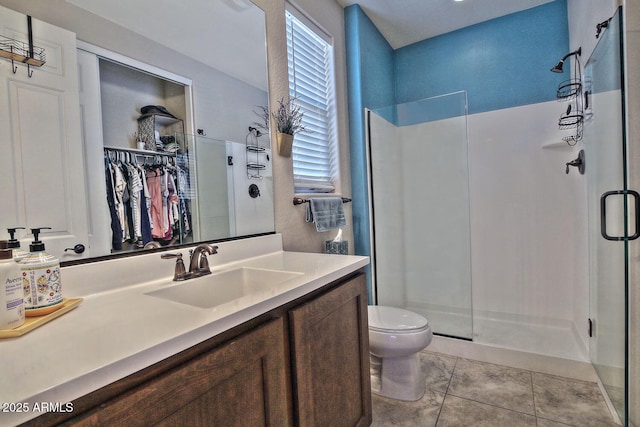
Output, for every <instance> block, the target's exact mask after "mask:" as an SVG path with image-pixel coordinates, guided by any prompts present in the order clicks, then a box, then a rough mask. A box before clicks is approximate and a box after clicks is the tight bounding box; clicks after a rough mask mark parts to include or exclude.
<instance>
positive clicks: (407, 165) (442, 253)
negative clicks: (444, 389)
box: [369, 92, 473, 339]
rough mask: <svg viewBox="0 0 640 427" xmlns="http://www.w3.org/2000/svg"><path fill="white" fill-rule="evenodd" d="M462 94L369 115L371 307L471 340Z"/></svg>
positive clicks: (465, 131)
mask: <svg viewBox="0 0 640 427" xmlns="http://www.w3.org/2000/svg"><path fill="white" fill-rule="evenodd" d="M466 101H467V100H466V92H457V93H453V94H448V95H443V96H438V97H433V98H428V99H423V100H420V101H415V102H411V103H406V104H399V105H395V106H391V107H387V108H384V109H380V110H376V111H373V112H370V113H369V150H370V152H369V154H370V162H371V177H370V180H371V194H372V205H373V209H372V215H373V224H374V225H373V235H374V243H375V247H374V251H373V252H372V253H373V254H374V263H373V267H374V271H375V284H376V289H377V302H378V304H381V305H391V306H396V307H402V308H407V309H409V310H412V311H415V312H417V313H420V314H422V315H424V316H425V317H426V318H427V319H429V323H430V325H431V328H432V330H433V331H434V333H437V334H440V335H447V336H454V337H459V338H465V339H472V337H473V325H472V315H471V243H470V219H469V214H470V212H469V173H468V161H467V103H466Z"/></svg>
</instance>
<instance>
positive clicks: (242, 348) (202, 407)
mask: <svg viewBox="0 0 640 427" xmlns="http://www.w3.org/2000/svg"><path fill="white" fill-rule="evenodd" d="M283 331H284V322H283V319H276V320H273V321H271V322H269V323H267V324H266V325H264V326H261V327H258V328H257V329H255V330H253V331H250V332H247V333H245V334H243V335H241V336H239V337H237V338H236V339H233V340H232V341H231V342H229V343H227V344H224V345H222V346H220V347H218V348H216V349H214V350H212V351H210V352H209V353H207V354H204V355H202V356H200V357H197V358H196V359H194V360H192V361H189V362H187V363H185V364H184V365H183V366H180V367H178V368H175V369H173V370H172V371H170V372H168V373H165V374H163V375H161V376H159V377H158V378H156V379H153V380H151V381H150V382H148V383H146V384H144V385H141V386H140V387H137V388H136V389H134V390H132V391H129V392H127V393H125V394H124V395H122V396H119V397H117V398H115V399H114V400H112V401H110V402H105V403H104V404H102V405H101V406H100V407H98V408H96V409H94V410H92V411H90V412H89V413H87V414H85V415H84V416H81V417H79V418H76V419H73V420H70V422H69V425H74V426H115V425H122V426H128V427H129V426H131V427H133V426H150V425H155V426H238V427H240V426H241V427H245V426H266V425H272V426H287V425H291V421H290V413H291V411H290V408H289V404H288V400H289V399H290V398H289V393H288V378H287V372H288V370H287V369H286V364H287V358H286V347H285V341H284V333H283Z"/></svg>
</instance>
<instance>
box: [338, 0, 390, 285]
mask: <svg viewBox="0 0 640 427" xmlns="http://www.w3.org/2000/svg"><path fill="white" fill-rule="evenodd" d="M344 18H345V22H346V25H345V37H346V54H347V84H348V87H349V124H350V125H349V138H350V141H351V142H350V144H351V153H352V155H351V198H352V210H353V233H354V235H355V236H356V237H355V241H354V251H355V253H356V254H358V255H371V248H370V245H369V239H370V237H371V236H370V233H369V225H370V224H369V197H368V185H367V156H366V152H367V150H366V145H365V144H366V141H365V139H366V136H365V123H364V109H365V108H379V107H384V106H387V105H391V104H393V103H394V101H395V92H394V82H395V78H394V76H393V68H394V59H393V56H394V51H393V49H392V48H391V46H390V45H389V43H387V41H386V40H385V39H384V37H383V36H382V35H381V34H380V32H379V31H378V30H377V29H376V27H375V26H374V25H373V23H372V22H371V21H370V20H369V18H368V17H367V16H366V15H365V14H364V12H363V11H362V9H360V7H359V6H357V5H353V6H349V7H347V8H345V10H344ZM368 271H370V270H369V269H368ZM367 277H368V281H369V287H371V281H370V274H368V275H367Z"/></svg>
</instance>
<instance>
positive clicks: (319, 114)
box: [286, 11, 337, 193]
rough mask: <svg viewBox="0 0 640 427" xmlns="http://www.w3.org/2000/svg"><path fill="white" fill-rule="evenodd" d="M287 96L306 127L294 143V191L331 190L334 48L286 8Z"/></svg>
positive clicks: (334, 167)
mask: <svg viewBox="0 0 640 427" xmlns="http://www.w3.org/2000/svg"><path fill="white" fill-rule="evenodd" d="M286 20H287V53H288V60H289V95H290V96H291V97H292V98H295V101H294V102H295V103H296V105H299V106H300V109H301V110H302V111H303V112H304V117H303V120H302V122H303V125H304V126H305V128H306V130H305V131H304V132H302V133H298V134H296V137H295V139H294V142H293V153H292V157H293V178H294V185H295V191H296V192H327V193H330V192H333V191H334V190H335V187H334V181H335V180H336V171H337V158H336V157H337V155H336V152H337V150H336V134H335V115H336V113H335V101H334V99H335V96H334V84H333V48H332V46H331V44H329V43H327V42H326V41H325V40H324V39H323V38H321V37H320V36H318V34H316V33H315V32H314V31H312V30H311V29H310V28H309V27H308V26H306V25H305V24H303V23H302V22H301V21H300V20H299V19H298V18H296V17H295V16H293V15H292V14H291V13H290V12H289V11H287V13H286Z"/></svg>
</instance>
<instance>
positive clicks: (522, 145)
mask: <svg viewBox="0 0 640 427" xmlns="http://www.w3.org/2000/svg"><path fill="white" fill-rule="evenodd" d="M550 90H554V88H550ZM564 108H565V107H564V105H563V104H559V103H557V102H546V103H541V104H534V105H528V106H523V107H516V108H509V109H505V110H498V111H491V112H486V113H480V114H473V115H470V116H469V119H468V126H469V164H470V188H471V245H472V250H471V253H472V266H473V306H474V312H475V313H478V314H492V313H493V314H497V313H501V314H504V315H510V316H512V320H523V321H532V322H543V323H551V324H554V323H555V324H557V325H558V326H570V325H571V323H572V322H574V321H577V320H578V319H575V318H574V312H573V311H574V310H573V307H574V303H575V301H574V298H573V294H574V291H575V289H574V282H575V273H574V261H575V252H576V250H579V249H580V248H576V245H575V230H574V227H573V221H574V220H575V218H577V217H578V215H585V214H586V212H585V210H584V209H582V210H580V211H579V210H577V208H576V204H575V203H574V198H575V188H576V186H581V185H584V177H583V176H579V175H577V174H576V171H575V170H572V171H571V174H570V175H569V176H567V175H566V174H565V170H564V169H565V163H566V162H568V161H570V160H572V159H573V158H575V157H576V153H575V149H571V148H569V147H566V148H565V146H564V145H561V144H558V146H557V147H555V146H552V147H553V148H543V146H544V145H547V144H554V143H559V142H561V137H562V134H561V133H560V131H558V129H557V123H558V117H559V116H560V113H561V112H562V111H563V109H564ZM582 286H587V284H586V283H583V284H582ZM580 303H581V304H584V305H587V304H588V301H581V302H580ZM507 318H508V317H507Z"/></svg>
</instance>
